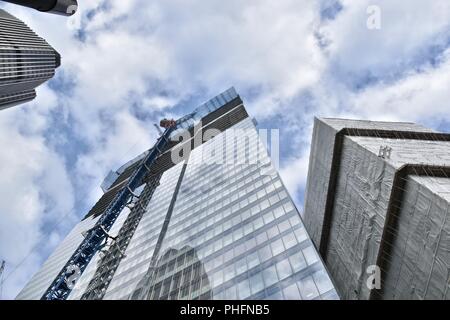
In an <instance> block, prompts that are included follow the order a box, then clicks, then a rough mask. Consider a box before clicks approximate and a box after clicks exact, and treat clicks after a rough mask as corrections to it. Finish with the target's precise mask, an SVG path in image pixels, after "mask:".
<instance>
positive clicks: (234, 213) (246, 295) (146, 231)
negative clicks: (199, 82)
mask: <svg viewBox="0 0 450 320" xmlns="http://www.w3.org/2000/svg"><path fill="white" fill-rule="evenodd" d="M208 104H209V105H210V106H213V108H210V109H209V110H213V111H211V112H206V113H203V114H202V115H201V120H202V121H201V125H198V124H196V126H197V127H198V128H202V130H203V131H202V130H198V131H196V132H197V133H198V132H200V131H202V132H203V133H204V134H207V129H208V128H214V129H216V132H215V134H213V135H211V139H208V140H207V141H202V143H201V144H200V145H198V146H196V147H195V148H194V149H193V150H192V151H191V152H183V157H182V159H181V160H180V161H178V163H175V162H176V161H175V162H174V163H172V164H171V165H168V164H167V163H168V162H167V161H168V160H164V159H165V158H164V157H163V156H161V157H160V159H161V161H160V162H159V163H158V165H157V166H156V165H155V166H156V167H155V168H149V169H150V170H151V172H153V174H152V175H150V176H149V177H148V178H147V179H146V183H145V184H143V185H142V186H141V187H140V188H138V190H136V191H135V192H134V193H135V194H136V197H135V199H134V201H133V202H132V203H131V204H130V205H129V206H128V207H127V208H126V209H124V210H123V212H122V213H121V214H120V215H119V218H118V219H117V221H116V222H115V225H114V226H113V228H112V230H111V231H110V235H111V237H113V238H112V240H111V241H110V243H109V245H108V246H106V247H105V249H104V250H102V252H99V253H97V254H96V255H95V257H94V259H93V260H91V262H90V264H89V265H88V267H87V269H86V270H85V271H84V273H83V274H82V275H81V277H80V278H79V279H78V281H77V282H76V284H75V286H74V288H73V290H72V291H71V294H70V296H69V299H133V300H134V299H143V300H166V299H185V300H188V299H200V300H209V299H221V300H228V299H239V300H244V299H251V300H259V299H295V300H297V299H298V300H301V299H305V300H306V299H338V296H337V293H336V291H335V289H334V287H333V284H332V282H331V280H330V277H329V275H328V273H327V270H326V269H325V267H324V264H323V263H322V261H321V259H320V257H319V255H318V254H317V251H316V249H315V247H314V245H313V243H312V241H311V239H310V237H309V235H308V233H307V232H306V230H305V228H304V225H303V222H302V219H301V217H300V214H299V212H298V210H297V209H296V207H295V205H294V203H293V201H292V199H291V198H290V196H289V194H288V192H287V190H286V188H285V187H284V185H283V182H282V181H281V179H280V176H279V174H278V172H277V170H276V168H275V167H274V166H273V164H272V162H271V159H270V157H269V154H268V152H267V150H266V146H265V144H264V143H263V140H262V139H261V137H260V135H259V133H258V130H257V128H256V126H255V121H254V120H252V119H251V118H250V117H249V116H248V114H247V112H246V110H245V107H244V106H243V103H242V100H241V99H240V97H239V96H238V95H237V94H236V92H235V91H234V89H230V90H228V91H227V92H225V93H223V94H221V95H219V96H217V97H216V98H214V99H213V100H211V101H209V102H208V103H206V104H205V105H203V106H202V107H205V106H206V107H208ZM186 128H191V129H192V123H191V124H190V126H189V125H187V126H186ZM180 132H181V131H180V130H179V131H177V132H176V133H175V135H177V134H180ZM194 132H195V131H194ZM212 136H213V137H212ZM193 140H195V137H194V138H193ZM183 143H185V144H186V143H188V142H186V141H184V142H183ZM189 144H190V143H189ZM176 147H180V145H177V146H175V148H176ZM179 150H181V148H180V149H179ZM179 150H178V151H179ZM169 151H172V152H173V151H174V150H169ZM178 151H177V152H178ZM166 152H167V151H166ZM180 154H181V153H180ZM141 160H142V156H141V157H138V158H137V159H135V160H134V161H131V162H129V163H127V164H126V165H125V166H124V167H122V168H121V169H119V170H118V171H117V172H114V173H112V174H110V175H109V176H108V178H107V179H106V182H105V183H104V184H103V185H102V186H103V189H104V190H105V191H106V193H105V195H104V196H103V197H102V199H100V201H99V202H98V203H97V204H96V206H94V208H93V210H91V212H90V213H89V214H88V215H87V216H86V217H85V219H84V220H83V222H82V223H83V224H84V227H79V226H77V227H76V232H75V233H76V234H77V235H75V236H74V235H72V236H69V237H68V238H67V239H66V240H65V241H64V242H63V243H62V244H61V246H60V247H59V248H58V249H57V252H56V254H54V255H53V256H51V257H50V258H49V260H48V261H47V262H46V264H45V265H44V268H43V269H42V270H41V271H39V272H38V273H37V274H36V275H35V276H34V277H33V279H32V280H31V281H30V283H29V284H28V285H27V286H26V287H25V288H24V289H23V291H22V292H21V293H20V294H19V296H18V297H17V298H18V299H39V298H41V296H42V295H43V293H44V292H45V290H46V289H47V288H48V286H49V284H50V281H51V280H50V281H49V279H48V278H49V274H50V276H55V275H56V272H54V269H55V266H54V265H57V266H56V269H61V268H62V267H63V266H64V263H65V261H63V260H64V259H62V256H64V254H65V255H66V257H67V258H66V260H67V259H68V257H69V256H68V255H69V253H71V252H70V251H71V250H73V248H74V247H76V246H77V245H78V244H79V243H80V241H81V240H80V239H82V236H81V235H79V236H78V234H80V230H81V229H83V228H85V229H88V228H89V226H92V225H93V224H95V221H96V219H98V217H99V216H101V214H102V210H104V207H105V204H106V203H108V201H111V199H112V198H113V197H114V193H115V192H117V189H120V186H121V185H123V183H125V181H126V179H127V177H129V175H130V172H132V171H133V170H135V168H136V167H137V166H139V165H140V161H141ZM166 162H167V163H166ZM112 177H113V178H114V179H112ZM113 180H114V182H112V181H113ZM86 225H89V226H86ZM76 237H78V238H76ZM77 241H78V242H77ZM74 242H75V244H74ZM52 267H53V269H51V268H52Z"/></svg>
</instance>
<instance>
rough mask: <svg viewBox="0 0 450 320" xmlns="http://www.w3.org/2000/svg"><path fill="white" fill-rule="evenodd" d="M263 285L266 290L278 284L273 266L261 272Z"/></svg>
mask: <svg viewBox="0 0 450 320" xmlns="http://www.w3.org/2000/svg"><path fill="white" fill-rule="evenodd" d="M263 277H264V283H265V284H266V288H267V287H270V286H271V285H273V284H275V283H277V282H278V276H277V270H276V269H275V266H271V267H269V268H267V269H264V270H263Z"/></svg>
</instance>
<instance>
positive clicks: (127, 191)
mask: <svg viewBox="0 0 450 320" xmlns="http://www.w3.org/2000/svg"><path fill="white" fill-rule="evenodd" d="M180 121H181V120H180ZM161 126H162V127H163V128H165V131H164V134H163V135H162V136H160V137H159V138H158V140H157V142H156V144H155V147H154V148H152V149H151V151H150V152H149V154H148V155H147V156H146V158H145V159H144V160H143V161H142V164H141V165H140V166H139V167H137V168H136V169H135V171H134V172H133V174H132V175H131V177H130V178H129V180H128V182H127V184H126V185H125V186H124V187H122V189H121V190H120V191H119V192H118V193H117V194H116V196H115V197H114V199H113V200H112V201H111V203H110V204H109V205H108V207H107V208H106V210H105V211H104V213H103V214H102V216H101V218H100V219H99V220H98V221H97V223H96V224H95V226H94V227H93V228H92V229H90V230H88V231H87V232H86V234H85V237H84V240H83V241H82V242H81V244H80V245H79V247H78V248H77V250H76V251H75V252H74V253H73V254H72V256H71V257H70V259H69V260H68V261H67V263H66V264H65V266H64V267H63V268H62V269H61V271H60V272H59V273H58V275H57V276H56V278H55V279H54V281H53V282H52V283H51V285H50V286H49V287H48V289H47V290H46V291H45V293H44V295H43V296H42V298H41V300H66V299H67V297H68V296H69V294H70V292H71V291H72V289H73V285H74V283H75V282H76V281H77V280H78V279H77V278H74V276H77V275H78V276H80V275H81V274H82V273H83V272H84V270H85V269H86V267H87V266H88V264H89V262H90V261H91V259H92V258H93V257H94V255H95V254H96V253H97V252H99V251H100V250H101V249H102V248H103V247H104V243H105V242H106V241H107V239H108V238H109V237H110V236H109V234H108V232H109V230H110V229H111V227H112V226H113V224H114V222H115V221H116V219H117V217H118V216H119V214H120V213H121V212H122V210H123V209H124V208H125V207H126V206H127V204H128V203H129V202H130V199H133V198H134V197H136V194H135V193H134V191H135V190H136V188H138V187H139V186H140V185H141V184H142V180H143V178H144V177H145V176H146V175H147V173H149V172H150V168H151V167H152V165H153V164H154V163H155V161H156V160H157V158H158V157H159V155H160V154H161V152H162V150H164V148H165V147H166V146H167V145H168V143H169V139H170V135H171V133H172V132H173V131H174V130H176V128H177V126H178V122H177V121H175V120H167V119H164V120H162V121H161Z"/></svg>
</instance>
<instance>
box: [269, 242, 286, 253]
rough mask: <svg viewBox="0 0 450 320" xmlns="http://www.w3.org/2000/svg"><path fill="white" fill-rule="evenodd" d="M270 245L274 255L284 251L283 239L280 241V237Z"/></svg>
mask: <svg viewBox="0 0 450 320" xmlns="http://www.w3.org/2000/svg"><path fill="white" fill-rule="evenodd" d="M270 247H271V248H272V253H273V255H274V256H276V255H279V254H280V253H282V252H283V251H284V246H283V241H281V239H278V240H276V241H274V242H272V243H271V244H270Z"/></svg>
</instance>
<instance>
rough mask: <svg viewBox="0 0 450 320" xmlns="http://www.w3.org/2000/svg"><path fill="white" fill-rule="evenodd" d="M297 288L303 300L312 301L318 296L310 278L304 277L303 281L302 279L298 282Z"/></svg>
mask: <svg viewBox="0 0 450 320" xmlns="http://www.w3.org/2000/svg"><path fill="white" fill-rule="evenodd" d="M298 286H299V288H300V293H301V295H302V298H303V299H304V300H312V299H314V298H317V297H318V296H319V291H317V288H316V285H315V283H314V280H313V278H312V277H306V278H305V279H302V280H301V281H299V283H298Z"/></svg>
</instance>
